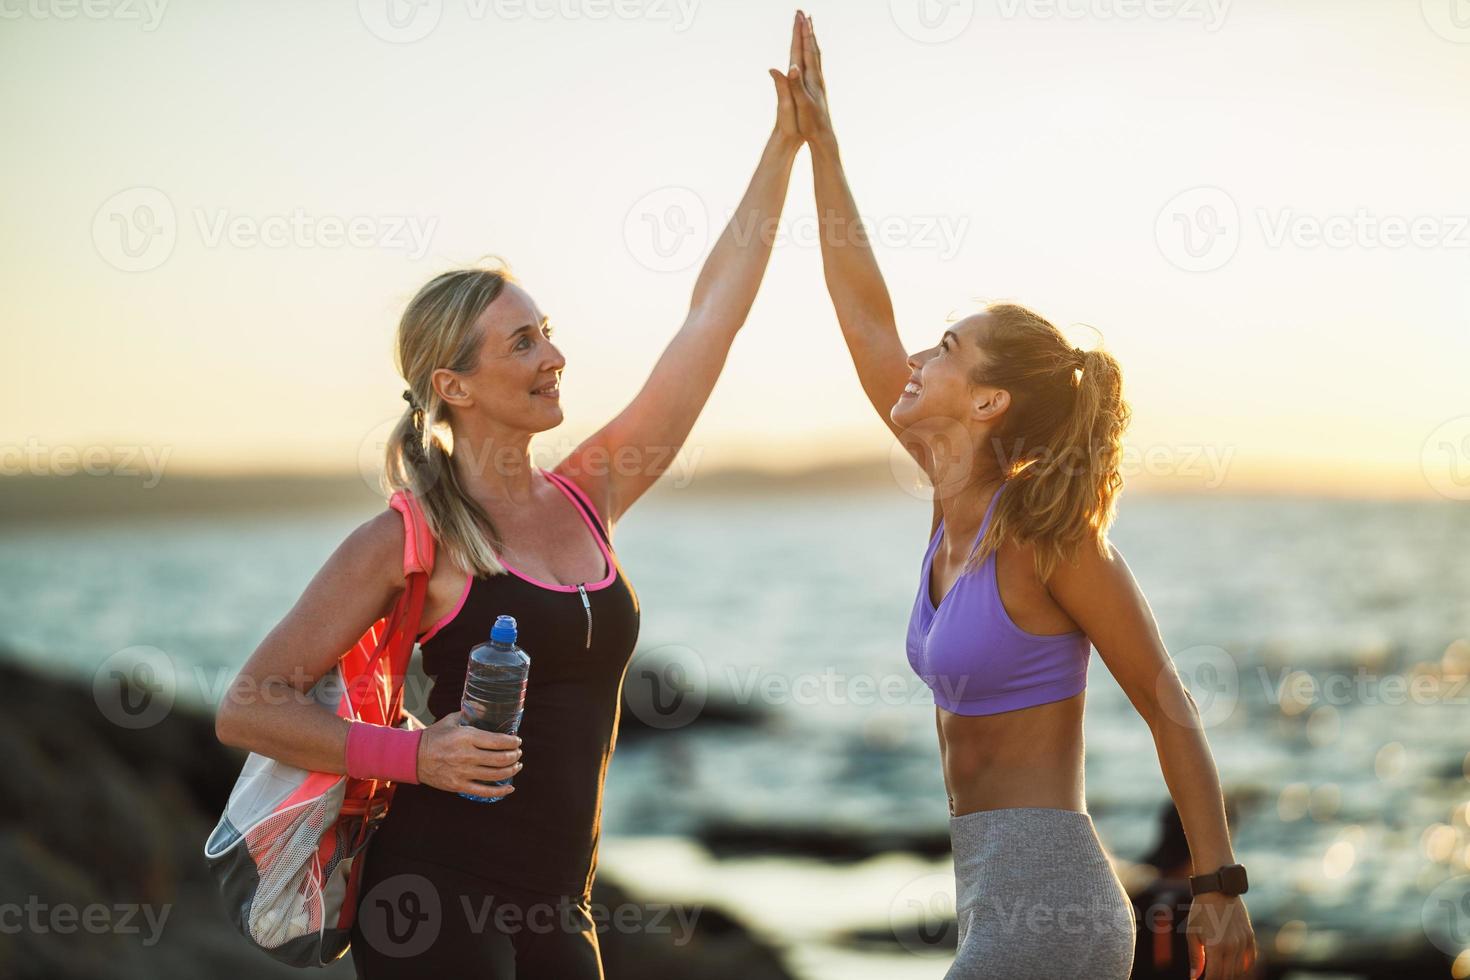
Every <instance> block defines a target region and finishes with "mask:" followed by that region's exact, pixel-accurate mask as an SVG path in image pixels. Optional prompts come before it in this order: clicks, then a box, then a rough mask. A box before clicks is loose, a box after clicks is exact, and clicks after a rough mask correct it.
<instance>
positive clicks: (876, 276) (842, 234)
mask: <svg viewBox="0 0 1470 980" xmlns="http://www.w3.org/2000/svg"><path fill="white" fill-rule="evenodd" d="M812 183H813V185H814V187H815V191H816V202H817V217H818V220H819V221H820V227H821V243H822V271H823V274H824V275H825V277H826V280H827V291H828V292H829V293H830V294H831V296H832V305H833V308H834V309H835V310H836V311H837V319H838V321H839V322H840V323H841V325H842V330H843V333H844V335H846V336H847V337H848V342H849V343H852V342H853V341H854V340H856V341H858V342H873V341H883V340H887V339H890V338H891V339H893V340H897V330H896V329H895V327H894V318H893V301H892V300H891V299H890V298H889V295H888V286H887V284H885V283H884V281H883V273H882V272H881V271H879V269H878V260H877V258H876V257H875V256H874V255H873V249H872V247H871V246H870V244H869V242H868V235H867V230H866V229H865V228H864V227H863V224H862V218H861V217H860V216H859V214H858V209H857V203H856V202H855V201H854V200H853V196H852V190H851V188H850V187H848V184H847V175H846V173H845V172H844V171H843V168H842V158H841V155H840V154H839V152H838V149H837V141H836V140H835V139H826V140H822V141H820V142H816V143H813V144H812Z"/></svg>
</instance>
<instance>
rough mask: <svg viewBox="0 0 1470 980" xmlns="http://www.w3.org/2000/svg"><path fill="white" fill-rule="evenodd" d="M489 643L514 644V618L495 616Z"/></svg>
mask: <svg viewBox="0 0 1470 980" xmlns="http://www.w3.org/2000/svg"><path fill="white" fill-rule="evenodd" d="M490 641H491V642H492V643H514V642H515V641H516V618H515V617H514V616H496V617H495V625H494V626H492V627H491V628H490Z"/></svg>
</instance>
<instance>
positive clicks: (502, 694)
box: [459, 616, 531, 803]
mask: <svg viewBox="0 0 1470 980" xmlns="http://www.w3.org/2000/svg"><path fill="white" fill-rule="evenodd" d="M530 672H531V658H530V657H529V656H527V655H526V651H524V650H522V649H521V648H520V647H518V646H516V621H515V617H513V616H499V617H497V618H496V620H495V626H494V627H492V628H491V630H490V639H489V640H488V641H487V642H485V643H481V644H480V645H479V646H477V647H475V648H474V649H473V650H471V651H470V660H469V666H468V668H467V669H466V670H465V677H464V697H463V698H462V699H461V702H460V718H459V723H460V724H461V725H473V726H474V727H475V728H479V729H482V730H484V731H487V732H504V733H505V734H507V735H514V734H515V733H516V732H517V731H519V730H520V727H521V715H522V714H523V713H524V711H525V706H526V678H527V676H528V675H529V674H530ZM508 783H510V779H509V778H506V779H501V780H497V781H495V782H493V783H486V784H485V785H487V786H505V785H507V784H508ZM459 795H460V796H463V797H464V798H465V799H467V800H474V801H475V802H476V803H499V802H500V801H501V800H502V799H504V797H500V796H474V795H472V794H470V793H460V794H459Z"/></svg>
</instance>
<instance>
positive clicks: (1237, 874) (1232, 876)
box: [1220, 864, 1246, 895]
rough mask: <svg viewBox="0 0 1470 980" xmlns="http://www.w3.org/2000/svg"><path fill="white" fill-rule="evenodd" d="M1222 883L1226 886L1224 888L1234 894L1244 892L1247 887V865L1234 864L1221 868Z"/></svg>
mask: <svg viewBox="0 0 1470 980" xmlns="http://www.w3.org/2000/svg"><path fill="white" fill-rule="evenodd" d="M1220 883H1221V884H1222V885H1223V886H1224V890H1225V891H1227V892H1229V893H1230V894H1232V895H1240V894H1243V893H1244V892H1245V889H1246V880H1245V867H1244V866H1242V865H1239V864H1232V865H1230V866H1228V867H1225V868H1221V869H1220Z"/></svg>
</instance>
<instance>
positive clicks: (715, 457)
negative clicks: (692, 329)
mask: <svg viewBox="0 0 1470 980" xmlns="http://www.w3.org/2000/svg"><path fill="white" fill-rule="evenodd" d="M1455 2H1456V0H1442V2H1441V0H1423V3H1420V2H1418V0H1406V2H1401V3H1394V4H1387V3H1382V2H1372V0H1361V2H1325V0H1323V2H1309V0H1302V2H1294V3H1292V4H1289V5H1288V4H1283V3H1281V2H1279V0H1240V2H1235V3H1230V2H1227V0H1177V2H1175V0H1155V2H1153V3H1151V4H1148V5H1145V4H1142V3H1141V2H1140V3H1137V4H1132V5H1130V2H1129V0H1052V2H1046V0H943V2H941V0H892V2H888V0H863V2H851V0H849V2H837V0H818V2H815V3H812V4H811V5H810V6H809V7H807V8H806V9H808V10H809V11H810V12H811V13H812V14H813V15H814V17H815V23H816V26H817V29H818V31H819V33H820V35H821V37H822V39H823V48H824V53H825V61H826V70H827V75H828V82H829V87H830V93H831V102H832V108H833V114H834V118H835V124H836V128H837V132H838V136H839V139H840V141H841V144H842V148H843V155H844V159H845V161H846V164H847V167H848V173H849V178H850V180H851V182H852V186H853V190H854V193H855V195H856V198H857V201H858V204H859V207H860V209H861V211H862V212H863V214H864V215H865V217H867V218H869V219H870V221H871V223H872V224H873V225H874V226H875V235H876V236H877V237H878V238H879V244H878V246H877V250H878V255H879V261H880V262H881V264H882V267H883V270H884V272H885V274H886V276H887V279H888V283H889V287H890V289H891V291H892V293H893V297H894V302H895V306H896V309H897V312H898V317H899V322H900V329H901V330H902V333H903V337H904V340H905V342H906V343H908V344H909V345H910V346H911V347H913V348H918V347H922V346H928V345H929V344H931V343H933V342H935V341H936V340H937V338H938V335H939V333H940V332H941V331H942V330H943V329H944V325H945V323H946V320H947V319H949V318H951V317H958V316H963V315H965V314H967V313H969V312H971V311H973V310H975V309H976V308H977V307H978V305H979V304H980V303H981V302H983V301H985V300H988V299H1002V298H1004V299H1014V300H1018V301H1021V302H1024V303H1027V304H1029V305H1031V306H1033V307H1035V308H1036V309H1038V310H1039V311H1040V312H1042V313H1043V314H1045V315H1047V316H1049V317H1051V318H1052V319H1053V320H1054V321H1055V322H1057V323H1058V324H1059V325H1062V326H1064V327H1070V328H1071V332H1072V335H1073V337H1074V339H1075V340H1076V342H1078V343H1080V344H1083V345H1084V346H1089V345H1092V344H1093V343H1095V334H1094V333H1093V332H1091V331H1089V330H1088V329H1085V328H1083V327H1081V326H1080V324H1090V325H1091V326H1093V327H1095V328H1097V330H1099V331H1101V334H1102V338H1103V342H1104V344H1105V346H1106V347H1107V348H1108V349H1110V350H1111V351H1112V352H1113V353H1114V354H1115V355H1116V356H1117V357H1118V358H1119V359H1120V360H1121V362H1122V364H1123V367H1124V374H1125V382H1126V385H1127V394H1128V397H1129V399H1130V401H1131V402H1132V404H1133V406H1134V411H1135V416H1134V424H1133V428H1132V430H1131V433H1130V437H1129V442H1130V445H1131V446H1132V447H1134V448H1135V451H1136V452H1137V453H1138V454H1139V458H1140V459H1143V458H1146V457H1147V456H1148V454H1149V453H1152V454H1153V456H1152V457H1151V458H1152V459H1153V460H1154V462H1153V463H1149V464H1143V463H1140V464H1139V465H1140V467H1141V469H1140V472H1139V474H1138V475H1140V476H1144V477H1150V478H1152V477H1159V478H1161V479H1163V480H1164V482H1169V481H1170V480H1172V481H1173V482H1175V483H1177V484H1178V485H1180V486H1181V487H1202V486H1207V485H1209V484H1210V483H1214V484H1216V485H1226V486H1234V487H1241V488H1258V487H1264V488H1281V489H1302V488H1306V489H1314V490H1327V491H1332V492H1339V493H1372V494H1378V493H1385V494H1418V495H1428V496H1433V495H1434V493H1435V490H1434V488H1433V484H1434V478H1433V477H1432V476H1431V477H1430V478H1426V473H1425V472H1424V470H1425V464H1424V463H1423V460H1424V459H1425V458H1426V453H1428V454H1429V455H1430V456H1433V455H1434V453H1435V452H1437V451H1438V450H1436V449H1435V448H1434V447H1435V446H1440V445H1442V446H1445V447H1455V446H1459V447H1460V448H1461V449H1462V450H1464V451H1465V452H1467V453H1470V423H1466V422H1465V416H1467V415H1470V397H1467V392H1470V383H1467V377H1466V365H1467V363H1470V184H1467V182H1466V180H1465V161H1466V160H1467V159H1470V117H1467V113H1466V104H1467V103H1466V93H1467V92H1470V17H1466V16H1465V15H1464V11H1461V15H1460V16H1459V17H1458V19H1457V18H1456V17H1455V12H1456V8H1455V7H1454V6H1453V4H1454V3H1455ZM921 4H922V6H921ZM1461 6H1463V4H1462V5H1461ZM89 9H91V10H92V13H91V14H90V15H89V14H87V13H82V12H79V8H77V7H75V6H73V5H71V4H68V3H66V2H64V0H23V2H22V0H16V2H13V3H7V4H5V5H4V6H3V8H0V16H3V22H0V79H3V82H4V85H5V90H6V92H7V93H8V94H9V97H8V98H7V99H6V100H5V101H4V104H3V106H0V131H3V132H4V134H5V138H4V139H3V140H0V161H3V168H4V173H5V175H6V180H5V183H4V191H3V194H4V209H5V222H4V230H3V233H0V285H3V288H0V322H3V324H4V330H3V334H0V357H3V359H4V363H5V365H6V369H7V370H6V384H5V385H4V386H3V388H0V418H3V419H4V422H5V425H4V431H3V432H0V443H3V444H4V445H7V446H11V447H14V446H18V445H19V446H30V447H31V449H32V450H33V452H32V453H31V455H32V456H36V455H38V454H39V455H40V456H42V457H44V456H45V455H46V453H48V452H52V451H54V450H55V449H56V448H57V447H74V448H77V449H85V448H87V447H96V446H105V447H112V448H118V447H152V449H153V451H154V452H159V451H164V450H166V451H167V453H168V455H169V466H170V467H171V469H172V471H176V472H222V471H230V472H244V471H257V470H272V471H281V470H312V471H346V472H350V471H352V470H353V469H355V468H356V467H357V465H358V458H359V451H360V449H361V447H362V446H363V445H364V442H365V440H366V441H370V440H371V439H372V433H373V432H374V431H376V430H378V429H379V428H380V427H381V425H382V424H383V423H384V422H385V421H386V420H388V419H390V418H392V417H395V416H396V415H397V413H398V412H399V411H400V410H401V408H402V404H403V403H402V402H401V400H400V399H399V392H400V391H401V390H402V387H403V385H402V382H401V381H400V380H399V379H398V378H397V376H396V374H395V372H394V369H393V364H392V335H393V329H394V326H395V323H396V319H397V316H398V314H399V312H400V311H401V309H402V307H403V304H404V303H405V301H406V300H407V299H408V297H409V296H411V295H412V294H413V292H414V291H415V290H416V289H417V288H418V287H419V286H420V285H421V284H422V283H423V282H425V281H427V280H428V279H429V278H431V277H432V276H434V275H435V274H437V273H438V272H440V271H443V270H445V269H447V268H451V267H455V266H458V265H462V264H467V263H473V262H474V261H476V260H477V259H479V258H480V257H482V256H485V255H492V254H493V255H499V256H503V257H504V258H505V259H507V260H508V261H509V263H510V265H511V267H512V269H513V271H514V272H515V273H516V274H517V275H518V276H519V277H520V278H521V279H522V281H523V282H524V283H525V285H526V286H527V288H528V289H529V290H530V291H531V292H532V294H533V295H534V296H535V297H536V299H537V301H538V303H539V304H540V306H541V307H542V308H543V310H544V311H546V312H547V313H548V314H550V316H551V317H552V320H553V322H554V323H555V324H556V326H557V329H558V336H557V341H558V343H559V344H560V346H561V347H562V349H563V351H564V352H565V353H566V355H567V358H568V365H567V370H566V375H565V379H564V388H563V396H562V403H563V406H564V407H565V409H566V412H567V422H566V425H565V426H564V428H563V429H561V430H557V431H556V432H554V433H550V434H548V436H547V438H548V439H549V440H551V441H552V442H558V443H562V444H568V445H569V444H571V443H572V442H573V441H574V440H576V439H577V438H580V437H581V436H584V435H586V434H587V433H588V432H590V431H591V430H592V429H593V428H595V427H596V426H597V425H600V424H601V423H602V422H604V421H606V420H607V419H608V418H609V417H610V416H611V415H612V414H614V413H615V412H616V411H618V410H619V409H620V408H621V407H622V406H623V405H624V404H625V403H626V401H627V400H628V399H629V398H630V397H631V396H632V395H633V394H634V392H635V391H636V390H637V388H638V386H639V385H640V384H641V382H642V380H643V379H644V377H645V376H646V374H647V372H648V369H649V368H650V367H651V365H652V363H653V362H654V360H655V359H656V357H657V356H658V354H659V352H660V351H661V350H662V347H663V345H664V343H665V342H667V340H668V339H669V338H670V337H671V336H672V334H673V332H674V331H675V329H677V327H678V326H679V323H680V322H681V320H682V318H683V315H684V312H685V308H686V304H687V301H688V296H689V291H690V289H691V287H692V285H693V283H694V279H695V275H696V273H697V271H698V261H699V260H700V259H702V257H703V254H704V246H705V245H706V244H707V243H708V242H711V241H713V238H714V236H715V235H716V234H717V233H718V230H719V227H720V226H721V225H722V223H723V221H724V219H725V218H726V217H727V216H728V213H729V211H730V209H731V208H732V207H733V206H734V205H735V203H736V202H737V200H738V199H739V197H740V194H741V192H742V191H743V189H744V186H745V183H746V182H747V180H748V179H749V177H750V174H751V171H752V169H753V167H754V165H755V162H756V159H757V157H758V155H759V152H760V149H761V146H762V144H763V142H764V140H765V137H766V135H767V132H768V130H769V127H770V125H771V121H772V118H773V111H774V110H773V93H772V85H771V82H770V79H769V78H768V77H767V75H766V69H767V67H784V66H785V62H786V60H787V59H786V48H787V35H788V31H789V26H790V19H791V13H792V11H793V9H794V7H793V6H792V5H791V4H789V3H780V4H777V3H770V2H764V0H762V2H751V0H741V2H733V0H726V2H714V0H703V2H700V0H617V2H616V3H615V2H613V0H499V2H491V0H422V2H420V3H417V4H415V3H407V2H401V0H394V2H393V4H392V6H389V5H387V4H385V3H381V2H376V0H361V2H352V0H338V2H334V3H330V4H328V3H313V4H297V3H289V2H275V3H264V2H262V3H252V4H248V5H245V4H228V3H222V2H215V3H207V2H196V3H185V2H182V0H178V2H174V3H168V2H165V0H153V2H152V3H151V4H146V3H143V2H141V0H140V2H138V3H122V2H120V0H117V2H113V0H98V2H97V3H96V5H95V6H94V7H92V8H89ZM783 225H784V226H785V228H786V229H787V230H788V232H789V236H788V240H787V241H785V242H783V243H782V244H780V245H779V246H778V247H777V249H776V251H775V254H774V256H773V258H772V263H771V268H770V271H769V272H768V274H767V277H766V281H765V285H764V286H763V288H762V292H761V294H760V297H759V299H758V300H757V303H756V306H755V309H754V311H753V312H752V314H751V316H750V319H749V321H748V322H747V324H746V327H745V329H744V331H743V332H742V334H741V336H740V337H739V339H738V340H737V343H736V347H735V350H734V352H733V354H732V356H731V358H730V362H729V365H728V367H727V369H726V372H725V375H724V377H723V378H722V380H721V382H720V385H719V387H718V389H717V390H716V392H715V395H714V397H713V398H712V400H711V402H710V405H709V407H708V409H707V410H706V412H705V414H704V416H703V417H702V419H701V421H700V423H699V425H698V426H697V427H696V429H695V431H694V435H693V437H692V443H693V444H694V445H695V446H696V447H698V450H699V452H700V453H701V454H702V459H703V463H704V464H705V465H730V466H737V465H738V466H772V467H791V466H799V465H815V464H819V463H823V462H828V461H837V460H844V459H852V458H861V457H873V458H878V459H881V458H883V457H884V456H885V455H886V454H887V453H888V442H887V434H886V430H884V429H883V428H882V426H881V424H880V423H879V421H878V420H877V418H876V417H875V416H874V415H873V413H872V411H871V409H870V408H869V407H868V405H867V403H866V401H865V400H864V399H863V397H862V395H861V393H860V391H859V389H858V386H857V384H856V381H855V378H854V376H853V371H852V368H851V365H850V363H849V361H848V359H847V355H846V352H845V349H844V347H843V345H842V342H841V338H840V335H839V333H838V330H837V325H836V321H835V318H834V316H833V313H832V310H831V306H830V303H829V300H828V298H827V295H826V290H825V287H824V285H823V282H822V276H821V262H820V254H819V251H818V249H817V247H816V242H815V238H814V237H813V235H812V230H813V228H814V209H813V206H812V203H811V178H810V170H809V163H808V158H807V156H806V154H805V153H804V152H803V154H802V156H801V157H800V158H799V159H798V162H797V167H796V173H795V176H794V179H793V182H792V186H791V191H790V194H789V197H788V201H787V210H786V212H785V216H784V218H783ZM655 231H657V233H658V235H659V236H660V237H658V238H655V237H654V235H655ZM277 236H280V237H277ZM1461 440H1463V441H1461ZM1426 446H1428V447H1429V448H1428V449H1426ZM1455 451H1456V450H1454V449H1453V448H1448V449H1445V452H1449V453H1453V452H1455ZM12 455H14V454H13V453H12ZM1212 460H1213V461H1215V462H1213V463H1212V462H1211V461H1212ZM1191 461H1193V462H1191ZM1217 466H1218V467H1222V468H1220V472H1219V474H1218V478H1217V477H1216V476H1215V475H1212V473H1211V472H1210V470H1211V468H1212V467H1217ZM1190 467H1194V471H1193V472H1192V473H1191V472H1188V471H1189V470H1190ZM1227 468H1228V472H1227ZM1155 469H1156V470H1158V472H1154V470H1155ZM7 472H13V469H12V470H7ZM1465 472H1466V473H1470V461H1467V462H1466V468H1465ZM1439 479H1440V482H1441V483H1443V476H1442V475H1441V477H1439ZM1466 496H1470V491H1467V493H1466Z"/></svg>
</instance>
